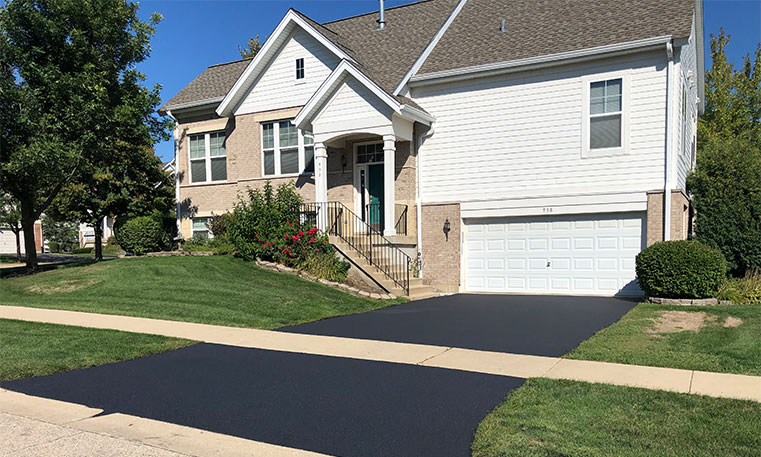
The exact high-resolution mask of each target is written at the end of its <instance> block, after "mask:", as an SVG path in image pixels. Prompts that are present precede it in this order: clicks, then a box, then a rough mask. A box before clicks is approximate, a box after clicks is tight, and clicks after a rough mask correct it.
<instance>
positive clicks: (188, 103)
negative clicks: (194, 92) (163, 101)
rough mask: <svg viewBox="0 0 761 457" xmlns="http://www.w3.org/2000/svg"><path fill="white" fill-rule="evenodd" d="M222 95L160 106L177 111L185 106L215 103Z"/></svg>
mask: <svg viewBox="0 0 761 457" xmlns="http://www.w3.org/2000/svg"><path fill="white" fill-rule="evenodd" d="M223 98H224V97H214V98H206V99H204V100H196V101H193V102H186V103H178V104H176V105H168V106H164V107H163V108H161V109H162V110H163V111H170V110H171V111H177V110H182V109H187V108H198V107H201V106H206V105H216V104H218V103H219V102H221V101H222V99H223Z"/></svg>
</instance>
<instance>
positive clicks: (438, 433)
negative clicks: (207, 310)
mask: <svg viewBox="0 0 761 457" xmlns="http://www.w3.org/2000/svg"><path fill="white" fill-rule="evenodd" d="M522 383H523V380H522V379H517V378H510V377H505V376H492V375H485V374H478V373H471V372H465V371H457V370H446V369H441V368H431V367H422V366H416V365H406V364H393V363H384V362H374V361H363V360H355V359H347V358H334V357H324V356H316V355H306V354H298V353H287V352H278V351H265V350H260V349H249V348H240V347H233V346H222V345H216V344H196V345H194V346H190V347H187V348H183V349H179V350H176V351H172V352H167V353H164V354H157V355H153V356H150V357H146V358H142V359H137V360H131V361H125V362H118V363H113V364H109V365H103V366H99V367H94V368H88V369H84V370H78V371H73V372H69V373H61V374H56V375H51V376H43V377H38V378H30V379H21V380H15V381H7V382H0V387H2V388H4V389H8V390H13V391H17V392H22V393H26V394H29V395H35V396H41V397H46V398H53V399H57V400H63V401H68V402H73V403H79V404H84V405H87V406H90V407H95V408H101V409H103V410H104V412H103V414H110V413H117V412H118V413H125V414H130V415H133V416H140V417H145V418H149V419H156V420H160V421H164V422H171V423H175V424H180V425H186V426H190V427H195V428H200V429H205V430H210V431H214V432H218V433H223V434H227V435H233V436H239V437H243V438H247V439H251V440H255V441H260V442H266V443H272V444H278V445H281V446H286V447H290V448H298V449H305V450H310V451H316V452H321V453H324V454H328V455H335V456H342V457H387V456H395V457H402V456H410V457H428V456H430V457H447V456H462V457H466V456H469V455H470V443H471V440H472V437H473V432H474V431H475V428H476V426H477V425H478V424H479V422H480V421H481V420H482V419H483V418H484V417H485V416H486V414H488V412H489V411H490V410H491V409H492V408H494V407H495V406H496V405H497V404H499V403H500V401H501V400H502V399H503V398H504V397H505V395H506V394H507V393H508V392H510V391H511V390H512V389H514V388H516V387H518V386H519V385H521V384H522Z"/></svg>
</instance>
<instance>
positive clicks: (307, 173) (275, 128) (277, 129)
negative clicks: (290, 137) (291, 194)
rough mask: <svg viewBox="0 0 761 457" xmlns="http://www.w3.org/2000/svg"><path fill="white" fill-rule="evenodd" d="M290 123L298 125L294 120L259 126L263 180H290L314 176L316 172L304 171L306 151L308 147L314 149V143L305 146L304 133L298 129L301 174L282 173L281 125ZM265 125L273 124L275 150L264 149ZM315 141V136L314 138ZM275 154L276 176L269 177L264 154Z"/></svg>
mask: <svg viewBox="0 0 761 457" xmlns="http://www.w3.org/2000/svg"><path fill="white" fill-rule="evenodd" d="M285 121H290V122H291V123H292V124H294V126H295V125H296V124H295V123H294V122H293V119H279V120H276V121H263V122H261V123H260V125H259V136H260V137H261V142H260V147H261V151H262V154H261V156H262V157H261V165H262V177H263V178H288V177H297V176H312V175H313V174H314V171H304V168H305V167H306V157H305V149H306V147H307V146H312V147H314V142H312V144H309V145H306V144H304V131H303V130H301V129H297V131H298V138H299V144H298V149H299V152H298V155H299V172H298V173H286V174H283V173H281V171H280V123H281V122H285ZM265 124H272V125H273V128H272V135H273V147H274V149H273V148H265V147H264V126H265ZM312 138H313V141H314V136H313V137H312ZM273 150H274V152H275V174H273V175H268V174H265V172H264V152H265V151H273Z"/></svg>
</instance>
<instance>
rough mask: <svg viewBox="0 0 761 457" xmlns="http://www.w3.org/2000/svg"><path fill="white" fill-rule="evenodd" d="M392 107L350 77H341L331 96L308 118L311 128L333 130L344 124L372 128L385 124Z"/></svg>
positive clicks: (358, 127) (341, 127) (356, 127)
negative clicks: (312, 116) (339, 83)
mask: <svg viewBox="0 0 761 457" xmlns="http://www.w3.org/2000/svg"><path fill="white" fill-rule="evenodd" d="M392 113H393V111H392V110H391V108H389V106H388V105H386V104H385V103H383V102H382V101H381V100H380V99H378V97H377V96H376V95H375V94H374V93H373V92H372V91H371V90H370V89H368V88H367V87H366V86H365V85H363V84H361V83H360V82H359V81H357V80H356V79H354V78H353V77H346V78H345V79H344V81H342V85H341V87H339V88H338V89H337V90H336V92H335V94H334V95H333V97H332V98H331V99H330V100H329V101H328V102H327V103H326V104H325V106H324V107H323V108H322V109H321V110H320V111H319V112H318V113H317V115H316V116H315V117H314V119H313V120H312V125H313V127H314V130H316V131H321V132H334V131H339V130H342V129H344V128H347V125H350V126H351V128H352V129H362V128H373V127H381V126H385V125H388V123H389V122H390V121H391V117H392Z"/></svg>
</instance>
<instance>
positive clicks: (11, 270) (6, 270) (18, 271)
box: [0, 257, 116, 279]
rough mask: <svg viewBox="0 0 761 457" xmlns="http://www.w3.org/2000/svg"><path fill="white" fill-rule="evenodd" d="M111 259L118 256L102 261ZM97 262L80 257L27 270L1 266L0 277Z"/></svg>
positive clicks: (83, 265) (31, 273)
mask: <svg viewBox="0 0 761 457" xmlns="http://www.w3.org/2000/svg"><path fill="white" fill-rule="evenodd" d="M111 260H116V257H112V258H108V257H104V258H103V260H102V261H101V262H108V261H111ZM95 263H100V262H96V261H95V259H81V258H80V259H79V260H69V261H64V262H57V263H48V264H45V265H39V267H38V268H37V270H35V271H27V269H26V267H25V266H20V267H14V268H0V279H9V278H18V277H21V276H31V275H35V274H37V273H42V272H45V271H52V270H59V269H65V268H80V267H86V266H88V265H92V264H95Z"/></svg>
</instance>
